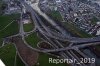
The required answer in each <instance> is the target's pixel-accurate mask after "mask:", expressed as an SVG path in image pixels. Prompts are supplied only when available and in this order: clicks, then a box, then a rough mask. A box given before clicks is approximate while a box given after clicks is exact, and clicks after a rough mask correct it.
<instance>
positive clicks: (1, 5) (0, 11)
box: [0, 0, 7, 15]
mask: <svg viewBox="0 0 100 66" xmlns="http://www.w3.org/2000/svg"><path fill="white" fill-rule="evenodd" d="M6 6H7V4H6V3H5V2H3V1H2V0H0V15H2V14H3V13H4V10H5V8H6Z"/></svg>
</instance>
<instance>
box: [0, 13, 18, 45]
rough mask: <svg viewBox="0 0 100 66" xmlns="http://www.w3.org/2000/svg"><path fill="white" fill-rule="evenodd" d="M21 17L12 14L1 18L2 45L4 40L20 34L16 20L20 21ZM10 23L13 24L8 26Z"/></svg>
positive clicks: (0, 34) (0, 38)
mask: <svg viewBox="0 0 100 66" xmlns="http://www.w3.org/2000/svg"><path fill="white" fill-rule="evenodd" d="M19 16H20V14H11V15H3V16H0V45H1V44H2V38H4V37H7V36H11V35H14V34H17V33H18V31H19V27H18V24H17V22H16V21H14V20H16V19H18V18H19ZM12 21H13V22H12ZM11 22H12V23H11ZM9 23H11V24H10V25H9V26H7V25H8V24H9ZM6 26H7V27H6ZM5 27H6V28H5ZM4 28H5V29H4Z"/></svg>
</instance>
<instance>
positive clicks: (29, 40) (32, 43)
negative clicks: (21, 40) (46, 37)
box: [25, 32, 41, 48]
mask: <svg viewBox="0 0 100 66" xmlns="http://www.w3.org/2000/svg"><path fill="white" fill-rule="evenodd" d="M25 40H26V42H27V43H28V44H29V45H30V46H32V47H35V48H36V47H37V43H38V42H40V41H41V39H40V38H39V37H38V36H37V33H35V32H34V33H32V34H31V35H29V36H28V37H26V38H25Z"/></svg>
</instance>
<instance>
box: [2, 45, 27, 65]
mask: <svg viewBox="0 0 100 66" xmlns="http://www.w3.org/2000/svg"><path fill="white" fill-rule="evenodd" d="M15 55H16V49H15V46H14V45H13V44H8V45H6V46H4V47H2V48H0V59H1V60H2V61H3V62H4V64H6V66H14V63H15ZM16 65H17V66H25V65H24V64H23V62H22V61H21V60H20V58H19V57H18V56H17V59H16Z"/></svg>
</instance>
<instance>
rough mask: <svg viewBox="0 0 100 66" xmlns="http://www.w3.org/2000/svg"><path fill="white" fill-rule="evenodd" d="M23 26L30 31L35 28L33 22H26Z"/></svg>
mask: <svg viewBox="0 0 100 66" xmlns="http://www.w3.org/2000/svg"><path fill="white" fill-rule="evenodd" d="M23 27H24V31H25V32H29V31H31V30H33V29H34V24H33V23H29V24H24V25H23Z"/></svg>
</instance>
